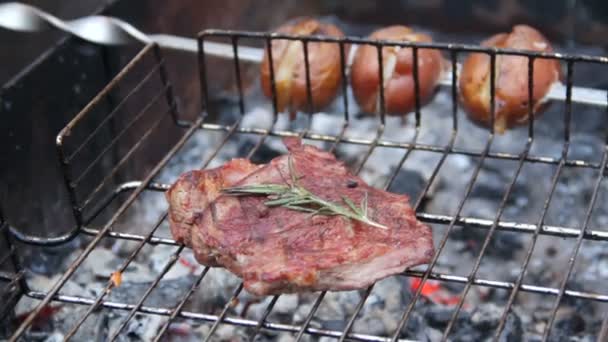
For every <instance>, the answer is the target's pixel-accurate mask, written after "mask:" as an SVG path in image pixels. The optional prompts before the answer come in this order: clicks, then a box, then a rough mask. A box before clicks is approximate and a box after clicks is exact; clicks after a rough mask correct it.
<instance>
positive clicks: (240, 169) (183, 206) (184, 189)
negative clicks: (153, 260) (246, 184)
mask: <svg viewBox="0 0 608 342" xmlns="http://www.w3.org/2000/svg"><path fill="white" fill-rule="evenodd" d="M258 167H259V166H257V165H254V164H252V163H251V162H249V161H248V160H247V159H232V160H231V161H229V162H228V163H226V164H224V165H222V166H220V167H218V168H215V169H209V170H194V171H189V172H186V173H184V174H182V175H181V176H180V177H179V178H178V180H177V181H176V182H175V183H174V184H173V185H172V186H171V188H169V190H167V192H165V198H166V199H167V202H169V204H170V207H169V226H170V228H171V234H172V235H173V238H174V239H175V240H176V241H177V242H179V243H184V244H185V245H186V246H191V241H190V236H191V235H190V231H191V230H192V225H193V224H194V221H195V220H196V218H197V217H198V216H200V215H201V214H202V212H203V210H205V209H206V208H207V205H208V204H209V203H211V202H212V201H214V200H215V199H216V198H217V197H218V196H219V195H220V192H221V190H222V188H224V187H226V186H232V185H233V184H235V183H236V182H238V181H239V180H241V179H243V178H244V177H246V176H247V175H248V174H250V173H251V172H253V171H255V170H256V169H257V168H258Z"/></svg>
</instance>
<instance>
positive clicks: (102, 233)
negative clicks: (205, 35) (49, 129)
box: [9, 112, 201, 342]
mask: <svg viewBox="0 0 608 342" xmlns="http://www.w3.org/2000/svg"><path fill="white" fill-rule="evenodd" d="M84 113H85V114H86V112H84ZM81 114H82V113H81ZM83 115H84V114H83ZM81 117H82V116H80V117H77V118H76V119H74V121H76V122H77V121H78V120H80V118H81ZM74 121H72V122H71V123H72V126H73V125H74V124H75V122H74ZM195 123H196V125H193V126H192V127H191V128H190V129H189V130H188V131H187V132H186V133H185V134H184V135H183V136H182V137H181V139H180V140H179V141H178V142H177V144H176V145H175V146H173V148H171V150H170V151H169V153H167V154H166V155H165V156H164V157H163V158H162V159H161V160H160V161H159V162H158V163H157V164H156V166H155V167H154V168H153V169H152V170H151V171H150V173H149V174H148V176H146V178H145V179H144V180H143V181H142V184H141V185H140V186H139V187H138V188H137V189H135V191H133V193H131V195H130V196H129V197H128V199H127V200H126V201H125V203H123V204H122V205H121V206H120V207H119V208H118V210H117V211H116V212H115V213H114V215H113V216H112V217H111V219H110V220H109V221H108V223H106V224H105V225H104V227H103V228H102V229H101V230H100V231H99V234H98V235H97V236H96V237H95V238H94V239H93V240H91V242H90V243H89V244H88V245H87V247H86V248H85V249H84V251H82V252H81V253H80V255H79V256H78V257H77V258H76V260H74V262H73V263H72V264H71V266H70V267H69V268H68V269H67V270H66V272H65V273H63V275H62V276H61V277H60V278H59V280H58V281H57V282H56V283H55V285H53V287H52V288H51V290H50V291H49V292H48V293H47V294H46V296H45V297H44V299H43V300H42V301H41V302H40V303H39V304H38V306H37V307H36V309H35V310H34V311H32V312H31V313H30V314H29V315H28V317H27V318H26V319H25V320H24V321H23V322H22V323H21V325H20V326H19V327H18V328H17V330H16V331H15V332H14V334H13V336H11V337H10V339H9V341H11V342H16V341H17V340H18V339H19V337H20V336H21V335H23V333H24V332H25V330H26V329H27V327H29V326H30V325H31V324H32V322H33V321H34V319H35V318H36V317H37V316H38V314H39V313H40V311H41V310H42V309H43V308H44V307H45V306H46V305H47V304H48V303H49V302H50V301H51V300H52V298H53V297H54V296H55V295H57V293H58V292H59V290H60V289H61V288H62V287H63V285H64V284H65V283H66V282H67V280H68V279H69V278H70V277H71V276H72V274H73V273H74V272H75V271H76V269H77V268H78V266H80V264H82V262H83V261H84V260H85V259H86V257H87V256H88V255H89V254H90V253H91V251H92V250H93V249H94V248H95V246H97V244H98V243H99V242H100V241H101V239H102V238H103V237H104V236H105V235H106V234H107V232H108V231H109V230H110V229H111V228H112V226H113V225H114V223H115V222H116V220H117V219H118V218H119V217H120V216H121V215H122V214H123V213H124V212H125V211H126V210H127V208H128V207H129V206H130V205H131V204H132V203H133V202H134V201H135V199H136V198H137V196H139V194H140V193H141V192H142V191H143V190H144V188H145V186H146V185H147V184H148V183H149V182H150V181H151V180H152V178H154V177H155V176H156V174H157V173H158V172H159V171H160V170H161V169H162V167H163V166H164V165H165V164H166V163H167V162H168V161H169V159H171V157H173V155H174V154H175V153H176V152H177V151H178V150H179V149H180V148H181V147H182V146H183V145H184V144H185V143H186V141H187V140H188V138H190V137H191V136H192V135H193V134H194V132H196V127H197V126H198V125H200V124H201V119H198V120H197V121H196V122H195ZM68 125H69V124H68ZM62 132H63V133H64V134H65V131H62ZM60 136H61V135H60ZM59 142H61V140H59Z"/></svg>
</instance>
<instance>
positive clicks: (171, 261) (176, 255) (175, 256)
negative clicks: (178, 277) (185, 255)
mask: <svg viewBox="0 0 608 342" xmlns="http://www.w3.org/2000/svg"><path fill="white" fill-rule="evenodd" d="M183 250H184V245H181V246H179V247H178V248H177V250H176V251H175V252H174V253H173V254H171V256H170V257H169V260H168V261H167V263H166V264H165V266H164V267H163V269H162V270H161V271H160V273H159V275H158V276H157V277H156V278H155V279H154V281H153V282H152V284H151V285H150V286H149V287H148V288H147V289H146V292H144V294H143V295H142V296H141V298H139V300H138V301H137V304H135V306H134V307H133V308H132V309H131V311H129V314H128V315H127V317H126V318H125V319H123V320H122V321H121V322H120V325H119V326H118V328H116V330H115V331H114V333H113V334H112V336H111V337H110V338H109V341H116V338H118V335H120V333H121V332H122V330H123V329H124V328H125V327H126V326H127V323H129V321H130V320H131V318H133V316H135V313H136V312H137V310H139V309H140V308H141V307H142V305H143V304H144V302H145V301H146V299H147V298H148V296H149V295H150V293H152V291H154V289H156V287H157V286H158V284H159V283H160V280H161V279H162V278H163V277H164V276H165V274H167V272H169V270H170V269H171V267H173V265H174V264H175V262H176V261H177V259H179V255H180V254H181V253H182V251H183Z"/></svg>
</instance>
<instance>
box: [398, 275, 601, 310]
mask: <svg viewBox="0 0 608 342" xmlns="http://www.w3.org/2000/svg"><path fill="white" fill-rule="evenodd" d="M427 271H428V269H427V270H425V271H412V270H408V271H405V272H403V274H404V275H407V276H408V277H417V278H422V277H424V275H425V274H426V272H427ZM429 279H434V280H441V281H447V282H452V283H459V284H466V283H467V282H468V281H469V277H466V276H458V275H446V274H442V273H436V272H433V273H431V274H430V275H429ZM473 284H474V285H479V286H484V287H489V288H495V289H505V290H510V289H511V290H512V289H515V285H516V284H514V283H511V282H507V281H498V280H489V279H479V278H475V279H473ZM520 290H521V291H524V292H529V293H538V294H543V295H552V296H557V295H558V294H559V289H557V288H552V287H546V286H537V285H530V284H522V285H521V286H520ZM564 295H565V296H568V297H571V298H580V299H587V300H593V301H597V302H603V303H605V302H608V293H590V292H582V291H575V290H566V292H564Z"/></svg>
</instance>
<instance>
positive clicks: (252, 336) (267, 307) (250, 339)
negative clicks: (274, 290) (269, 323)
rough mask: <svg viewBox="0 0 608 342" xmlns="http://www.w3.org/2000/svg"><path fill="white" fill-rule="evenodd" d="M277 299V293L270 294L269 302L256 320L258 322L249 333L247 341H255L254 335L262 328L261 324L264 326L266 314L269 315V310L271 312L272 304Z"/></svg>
mask: <svg viewBox="0 0 608 342" xmlns="http://www.w3.org/2000/svg"><path fill="white" fill-rule="evenodd" d="M278 299H279V295H274V296H272V299H271V300H270V303H268V306H266V309H265V310H264V313H263V314H262V316H261V317H260V319H259V320H258V324H256V326H255V328H254V329H253V331H252V332H251V333H250V334H249V341H252V342H253V341H255V337H256V336H257V335H258V334H259V332H260V329H262V326H264V323H265V322H266V319H267V318H268V315H270V312H272V308H274V305H275V304H276V303H277V300H278Z"/></svg>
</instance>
